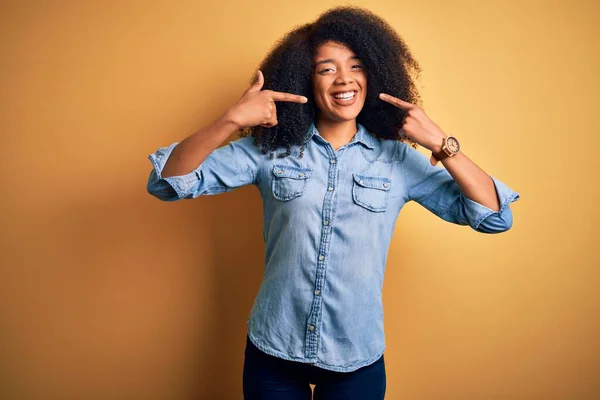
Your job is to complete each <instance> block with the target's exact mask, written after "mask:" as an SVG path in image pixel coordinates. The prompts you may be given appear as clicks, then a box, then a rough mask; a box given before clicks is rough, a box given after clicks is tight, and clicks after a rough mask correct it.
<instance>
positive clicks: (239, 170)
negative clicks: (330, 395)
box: [147, 123, 519, 372]
mask: <svg viewBox="0 0 600 400" xmlns="http://www.w3.org/2000/svg"><path fill="white" fill-rule="evenodd" d="M357 126H358V131H357V133H356V134H355V135H354V137H353V139H352V141H351V142H349V143H348V144H346V145H344V146H342V147H340V148H339V149H337V150H334V148H333V147H332V146H331V144H330V143H329V142H328V141H327V140H325V139H324V138H323V137H322V136H321V135H320V134H319V132H318V130H317V129H316V127H315V124H314V123H313V124H311V126H310V127H309V128H308V131H307V135H308V136H307V137H308V138H309V139H308V141H307V143H306V148H305V150H304V155H303V157H302V158H300V159H298V158H297V155H298V151H299V149H294V148H292V154H291V155H290V156H288V157H285V158H277V157H274V158H273V159H269V157H268V155H264V154H262V153H261V151H260V149H259V148H258V146H256V145H255V144H254V138H252V137H250V136H248V137H242V138H239V139H237V140H234V141H231V142H229V143H228V144H227V145H224V146H222V147H219V148H217V149H216V150H214V151H213V152H212V153H211V154H210V155H209V156H208V157H207V158H206V159H205V161H204V162H203V163H202V164H201V165H200V166H199V167H198V168H196V169H195V170H194V171H192V172H190V173H188V174H185V175H182V176H172V177H167V178H162V177H161V171H162V170H163V167H164V166H165V163H166V162H167V160H168V158H169V155H170V154H171V152H172V151H173V149H174V147H175V146H176V145H177V144H178V143H177V142H175V143H173V144H171V145H170V146H168V147H162V148H159V149H158V150H157V151H156V152H155V153H153V154H150V155H149V159H150V161H151V162H152V164H153V167H154V168H153V169H152V170H151V172H150V176H149V180H148V184H147V190H148V192H149V193H150V194H152V195H154V196H156V197H157V198H159V199H161V200H164V201H175V200H179V199H192V198H196V197H198V196H201V195H214V194H218V193H224V192H228V191H230V190H233V189H235V188H238V187H241V186H244V185H249V184H252V185H255V186H256V187H257V188H258V190H259V192H260V195H261V197H262V202H263V214H264V218H263V220H264V225H263V237H264V241H265V244H266V254H265V266H264V275H263V280H262V282H261V285H260V288H259V290H258V294H257V296H256V297H255V300H254V304H253V306H252V309H251V311H250V315H249V318H248V319H247V321H246V324H247V328H248V336H249V338H250V340H251V341H252V342H253V343H254V345H256V346H257V347H258V348H259V349H261V350H262V351H263V352H265V353H267V354H270V355H273V356H276V357H279V358H282V359H285V360H291V361H298V362H302V363H307V364H311V365H315V366H317V367H320V368H324V369H328V370H332V371H338V372H350V371H354V370H356V369H358V368H360V367H363V366H366V365H369V364H371V363H373V362H374V361H376V360H377V359H379V357H381V355H382V354H383V351H384V349H385V337H384V326H383V304H382V288H383V277H384V272H385V267H386V259H387V254H388V249H389V244H390V240H391V238H392V234H393V232H394V226H395V225H396V219H397V217H398V214H399V212H400V210H401V209H402V207H403V206H404V205H405V204H406V203H407V202H409V201H411V200H414V201H416V202H417V203H419V204H421V205H422V206H423V207H425V208H427V209H428V210H429V211H431V212H432V213H433V214H435V215H437V216H438V217H440V218H442V219H444V220H446V221H448V222H451V223H454V224H458V225H469V226H470V227H471V228H472V229H474V230H476V231H478V232H483V233H499V232H503V231H506V230H508V229H510V227H511V226H512V212H511V209H510V207H509V204H510V203H512V202H513V201H515V200H517V199H518V198H519V194H518V193H516V192H514V191H512V190H511V189H509V188H508V187H507V186H506V185H505V184H504V183H502V182H501V181H499V180H498V179H496V178H494V177H492V180H493V182H494V184H495V188H496V193H497V195H498V199H499V202H500V210H499V211H494V210H492V209H490V208H488V207H486V206H484V205H482V204H479V203H477V202H475V201H473V200H471V199H469V198H468V197H466V196H464V195H463V194H462V192H461V191H460V190H459V187H458V184H457V183H456V182H455V181H454V179H453V178H452V176H451V175H450V174H449V172H448V171H447V170H446V169H445V168H443V167H441V166H440V165H437V166H432V165H431V164H430V162H429V158H428V157H426V156H425V155H423V154H422V153H420V152H419V151H417V150H415V149H413V148H411V147H410V146H409V145H408V144H406V143H404V142H400V141H395V140H382V139H378V138H376V137H375V136H373V135H372V134H370V133H369V132H368V131H367V130H366V128H365V127H364V126H363V125H361V124H357Z"/></svg>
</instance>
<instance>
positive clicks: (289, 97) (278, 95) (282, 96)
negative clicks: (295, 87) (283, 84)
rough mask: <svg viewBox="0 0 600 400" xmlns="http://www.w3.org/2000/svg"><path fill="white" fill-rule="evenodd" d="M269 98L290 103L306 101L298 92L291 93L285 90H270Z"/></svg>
mask: <svg viewBox="0 0 600 400" xmlns="http://www.w3.org/2000/svg"><path fill="white" fill-rule="evenodd" d="M271 98H272V99H273V100H275V101H287V102H292V103H306V102H307V101H308V99H307V98H306V97H304V96H300V95H298V94H291V93H285V92H275V91H271Z"/></svg>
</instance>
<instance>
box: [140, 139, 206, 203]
mask: <svg viewBox="0 0 600 400" xmlns="http://www.w3.org/2000/svg"><path fill="white" fill-rule="evenodd" d="M178 144H179V142H175V143H173V144H171V145H169V146H168V147H161V148H159V149H158V150H156V152H154V153H152V154H150V155H149V156H148V159H149V160H150V162H151V163H152V166H153V167H154V171H153V173H152V174H151V175H150V178H149V181H148V191H149V192H150V193H152V194H156V195H160V194H161V193H162V194H163V196H162V197H163V198H164V197H168V195H167V193H165V192H168V191H169V189H172V190H174V191H175V193H176V194H177V197H178V198H179V199H181V198H183V197H184V196H185V195H186V194H187V193H189V191H190V189H191V188H192V187H193V186H194V185H195V184H196V183H197V182H198V179H199V178H198V174H197V173H196V171H195V170H194V171H191V172H189V173H187V174H185V175H179V176H168V177H166V178H163V177H162V171H163V169H164V167H165V165H166V164H167V161H168V160H169V157H170V156H171V153H172V152H173V149H175V147H176V146H177V145H178ZM165 195H166V196H165Z"/></svg>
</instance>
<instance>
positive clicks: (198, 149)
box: [162, 113, 238, 178]
mask: <svg viewBox="0 0 600 400" xmlns="http://www.w3.org/2000/svg"><path fill="white" fill-rule="evenodd" d="M237 130H238V126H237V125H236V124H235V123H234V122H233V121H232V119H231V118H230V114H229V113H225V114H223V115H221V116H220V117H219V118H217V119H216V120H214V121H213V122H211V123H210V124H209V125H207V126H205V127H204V128H202V129H201V130H199V131H198V132H196V133H194V134H192V135H190V136H188V137H187V138H185V139H184V140H182V141H181V142H180V143H179V144H178V145H177V146H176V147H175V149H174V150H173V152H172V153H171V156H170V157H169V160H168V161H167V163H166V164H165V167H164V169H163V171H162V177H163V178H167V177H169V176H178V175H184V174H187V173H189V172H191V171H193V170H194V169H196V168H198V166H200V164H202V162H203V161H204V160H205V159H206V157H208V155H209V154H210V153H212V152H213V151H214V150H215V149H216V148H217V147H219V145H220V144H221V143H223V142H224V141H225V140H226V139H227V138H228V137H229V136H230V135H231V134H232V133H234V132H235V131H237Z"/></svg>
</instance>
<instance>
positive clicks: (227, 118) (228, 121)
mask: <svg viewBox="0 0 600 400" xmlns="http://www.w3.org/2000/svg"><path fill="white" fill-rule="evenodd" d="M218 122H219V123H220V124H221V125H223V126H224V127H226V128H227V129H229V130H240V129H242V126H241V125H240V124H239V123H238V121H237V119H236V118H235V112H234V111H233V109H231V108H230V109H229V110H227V111H226V112H225V113H224V114H223V115H221V116H220V117H219V119H218Z"/></svg>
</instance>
